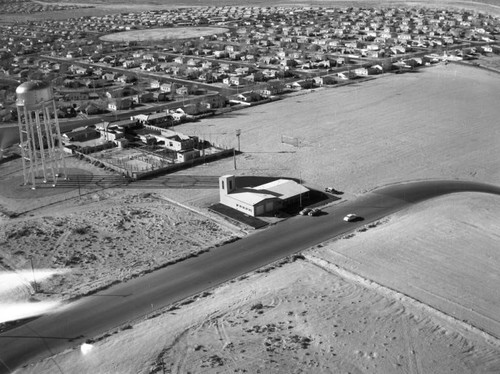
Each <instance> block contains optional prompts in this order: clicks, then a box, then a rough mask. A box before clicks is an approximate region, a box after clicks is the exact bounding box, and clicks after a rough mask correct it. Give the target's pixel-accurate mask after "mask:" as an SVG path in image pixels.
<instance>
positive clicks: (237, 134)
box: [236, 129, 241, 153]
mask: <svg viewBox="0 0 500 374" xmlns="http://www.w3.org/2000/svg"><path fill="white" fill-rule="evenodd" d="M240 135H241V130H240V129H237V130H236V137H237V138H238V153H240Z"/></svg>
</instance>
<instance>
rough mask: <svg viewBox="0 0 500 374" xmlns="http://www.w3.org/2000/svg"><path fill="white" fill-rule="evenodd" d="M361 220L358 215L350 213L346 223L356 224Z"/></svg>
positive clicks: (346, 217)
mask: <svg viewBox="0 0 500 374" xmlns="http://www.w3.org/2000/svg"><path fill="white" fill-rule="evenodd" d="M358 219H360V217H358V216H357V215H356V214H354V213H349V214H348V215H347V216H345V217H344V221H346V222H354V221H357V220H358Z"/></svg>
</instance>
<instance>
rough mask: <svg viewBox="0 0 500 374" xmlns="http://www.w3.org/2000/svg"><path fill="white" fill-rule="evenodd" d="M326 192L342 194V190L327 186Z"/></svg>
mask: <svg viewBox="0 0 500 374" xmlns="http://www.w3.org/2000/svg"><path fill="white" fill-rule="evenodd" d="M325 192H328V193H332V194H335V195H341V194H342V192H340V191H338V190H336V189H335V188H333V187H325Z"/></svg>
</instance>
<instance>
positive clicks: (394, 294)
mask: <svg viewBox="0 0 500 374" xmlns="http://www.w3.org/2000/svg"><path fill="white" fill-rule="evenodd" d="M304 257H305V259H306V260H307V261H309V262H310V263H312V264H314V265H317V266H318V267H320V268H322V269H324V270H326V271H328V272H332V273H334V274H337V275H338V276H340V277H342V278H345V279H347V280H349V281H352V282H354V283H357V284H360V285H362V286H364V287H366V288H369V289H373V290H376V291H378V292H380V293H381V294H383V295H384V296H386V297H389V298H391V299H396V300H398V301H404V302H407V303H408V304H410V305H414V306H416V307H420V308H422V309H424V310H425V311H427V312H428V313H430V314H431V315H435V316H438V317H440V318H442V319H444V320H446V321H448V322H449V323H451V324H452V325H456V326H460V327H462V328H463V329H464V330H466V331H470V332H473V333H474V334H476V335H478V336H480V337H482V338H483V339H484V340H486V341H487V342H488V343H489V344H491V345H493V346H495V347H497V348H500V339H498V338H496V337H495V336H493V335H491V334H489V333H487V332H485V331H483V330H480V329H478V328H476V327H475V326H473V325H470V324H468V323H466V322H464V321H461V320H458V319H456V318H455V317H453V316H451V315H448V314H446V313H444V312H442V311H440V310H438V309H435V308H433V307H432V306H430V305H427V304H425V303H422V302H421V301H419V300H417V299H414V298H412V297H411V296H409V295H405V294H403V293H400V292H398V291H396V290H393V289H391V288H389V287H385V286H383V285H381V284H379V283H376V282H374V281H372V280H370V279H367V278H364V277H362V276H360V275H358V274H355V273H352V272H350V271H348V270H345V269H343V268H341V267H339V266H337V265H335V264H333V263H330V262H328V261H325V260H323V259H320V258H318V257H315V256H313V255H310V254H304Z"/></svg>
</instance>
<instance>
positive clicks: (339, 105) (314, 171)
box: [177, 64, 500, 195]
mask: <svg viewBox="0 0 500 374" xmlns="http://www.w3.org/2000/svg"><path fill="white" fill-rule="evenodd" d="M499 84H500V75H498V74H494V73H488V72H484V71H481V70H478V69H474V68H471V67H467V66H459V65H453V64H448V65H440V66H435V67H432V68H429V69H424V70H421V71H420V72H418V73H413V74H404V75H399V76H388V77H381V78H378V79H376V80H372V81H369V82H364V83H363V84H354V85H350V86H344V87H336V88H335V87H334V88H324V89H319V90H315V91H314V92H309V91H303V92H298V93H297V95H296V96H294V97H290V98H288V99H286V100H282V101H278V102H273V103H270V104H266V105H262V106H256V107H253V108H249V109H245V110H242V111H238V112H232V113H229V114H228V115H226V116H223V117H216V118H211V119H204V120H202V121H200V122H197V123H188V124H184V125H181V126H179V127H178V128H177V129H178V131H180V132H183V133H187V134H189V133H190V134H194V135H198V136H200V137H202V138H203V137H206V138H207V139H209V140H212V141H214V142H216V143H218V144H223V145H230V146H234V147H237V138H236V135H235V134H236V130H237V129H241V136H240V139H241V151H242V152H243V154H242V155H241V156H240V157H238V158H237V170H234V166H233V163H232V160H222V161H219V162H217V163H216V164H212V165H211V166H210V168H197V169H193V170H189V171H186V173H189V174H193V173H204V174H210V175H223V174H227V173H235V174H237V175H247V174H250V175H252V174H262V175H269V176H273V175H274V176H287V177H297V176H299V174H300V177H301V178H302V179H303V180H304V181H305V184H306V185H309V186H311V187H316V188H318V189H322V188H323V187H324V186H327V185H332V186H334V187H335V188H337V189H340V190H341V191H345V192H347V193H348V194H355V195H356V194H360V193H363V192H366V191H368V190H371V189H373V188H374V187H376V186H381V185H385V184H389V183H395V182H399V181H403V180H417V179H427V178H436V179H443V178H444V179H447V178H451V179H466V180H477V181H483V182H490V183H498V182H499V181H500V170H499V169H498V158H497V157H493V155H494V154H496V153H497V152H498V144H499V142H500V128H499V127H498V126H497V125H496V124H497V123H498V118H500V110H499V109H498V105H497V101H498V94H497V89H498V85H499ZM282 135H287V136H291V137H296V138H297V139H298V140H299V142H300V145H299V147H293V146H290V145H288V144H284V143H281V136H282Z"/></svg>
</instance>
